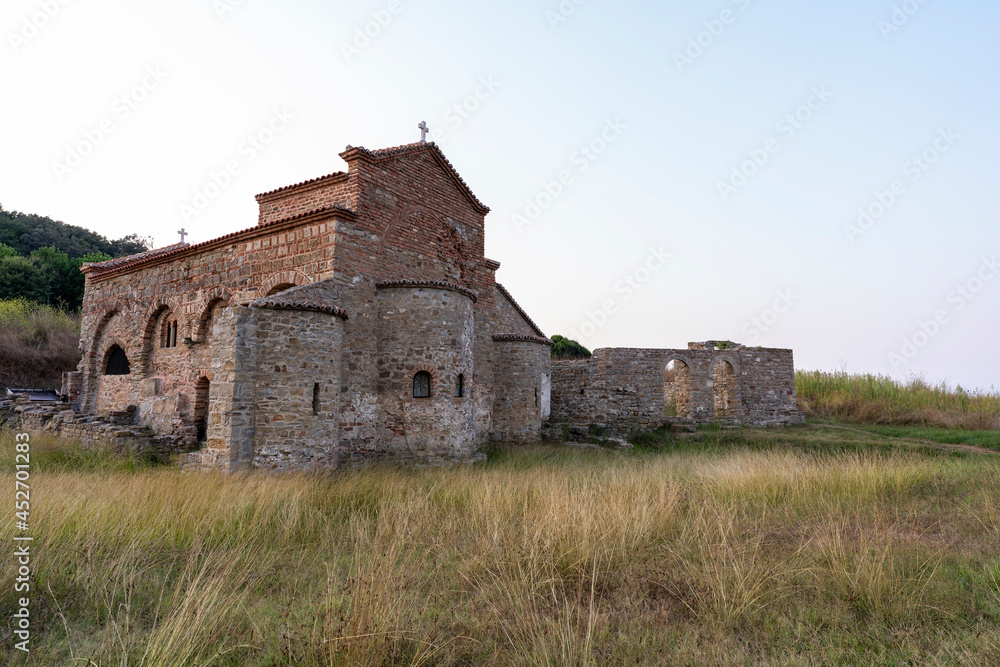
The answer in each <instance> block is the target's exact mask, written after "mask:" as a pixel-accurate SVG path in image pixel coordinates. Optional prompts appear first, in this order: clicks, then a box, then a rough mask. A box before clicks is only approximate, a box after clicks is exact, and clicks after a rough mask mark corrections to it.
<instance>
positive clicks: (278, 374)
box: [253, 308, 343, 470]
mask: <svg viewBox="0 0 1000 667" xmlns="http://www.w3.org/2000/svg"><path fill="white" fill-rule="evenodd" d="M253 310H255V311H256V313H255V315H256V340H255V345H256V349H257V369H256V382H255V391H254V406H253V411H254V418H255V428H254V459H253V466H254V467H255V468H265V469H271V470H288V469H320V468H335V467H336V466H337V424H338V422H339V420H340V405H339V398H340V352H341V342H342V341H341V338H342V335H343V328H342V326H341V320H340V319H339V318H338V317H336V316H334V315H330V314H327V313H319V312H307V311H298V310H275V309H270V308H259V309H258V308H255V309H253Z"/></svg>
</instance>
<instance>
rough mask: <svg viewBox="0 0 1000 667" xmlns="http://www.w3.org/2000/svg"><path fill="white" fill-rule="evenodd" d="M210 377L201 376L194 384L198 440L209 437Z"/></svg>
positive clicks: (195, 423) (195, 420) (202, 440)
mask: <svg viewBox="0 0 1000 667" xmlns="http://www.w3.org/2000/svg"><path fill="white" fill-rule="evenodd" d="M210 384H211V383H210V382H209V381H208V378H206V377H203V378H199V379H198V382H197V384H195V386H194V425H195V427H196V428H197V429H198V442H204V441H205V440H207V439H208V390H209V386H210Z"/></svg>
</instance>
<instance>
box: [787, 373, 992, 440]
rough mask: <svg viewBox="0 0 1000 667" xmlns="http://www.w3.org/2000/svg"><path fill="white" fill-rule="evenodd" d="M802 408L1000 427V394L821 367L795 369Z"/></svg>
mask: <svg viewBox="0 0 1000 667" xmlns="http://www.w3.org/2000/svg"><path fill="white" fill-rule="evenodd" d="M795 391H796V394H797V396H798V403H799V409H801V410H803V411H804V412H805V413H806V414H807V415H809V416H812V417H826V418H833V419H838V420H841V421H847V422H852V423H856V424H873V425H880V424H884V425H893V426H937V427H941V428H961V429H970V430H989V429H1000V393H998V392H997V391H996V390H990V391H976V392H969V391H966V390H964V389H962V387H960V386H959V387H955V388H952V387H950V386H948V385H947V384H945V383H942V384H940V385H937V386H934V385H930V384H928V383H927V382H925V381H924V380H923V379H921V378H911V379H910V380H909V381H908V382H899V381H897V380H894V379H892V378H890V377H887V376H884V375H871V374H850V373H847V372H844V371H838V372H832V373H824V372H821V371H811V372H802V371H799V372H798V373H796V374H795Z"/></svg>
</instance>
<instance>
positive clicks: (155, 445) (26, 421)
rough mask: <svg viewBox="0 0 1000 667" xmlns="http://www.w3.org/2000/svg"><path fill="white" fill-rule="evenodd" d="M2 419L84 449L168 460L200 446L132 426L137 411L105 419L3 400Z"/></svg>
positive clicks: (50, 404)
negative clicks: (97, 449)
mask: <svg viewBox="0 0 1000 667" xmlns="http://www.w3.org/2000/svg"><path fill="white" fill-rule="evenodd" d="M0 416H2V417H3V419H4V421H5V422H7V423H9V424H10V425H12V426H13V427H14V428H15V429H17V430H20V431H24V432H27V433H28V434H30V435H42V434H49V435H53V436H56V437H59V438H65V439H67V440H76V441H78V442H80V443H81V444H82V445H83V446H84V447H90V448H102V449H107V450H109V451H112V452H114V453H116V454H135V455H140V456H155V457H156V458H159V459H167V458H169V457H170V455H171V454H175V453H178V452H186V451H190V450H191V449H192V448H194V447H196V446H197V441H196V439H195V438H194V437H193V436H178V435H154V434H152V433H150V432H149V431H148V430H146V429H145V428H143V427H137V426H135V425H134V424H133V423H132V420H133V419H134V412H130V411H121V412H113V413H111V414H109V415H107V416H106V417H96V416H93V415H82V414H79V413H77V412H75V411H74V410H73V409H72V408H71V407H70V406H69V404H67V403H63V402H61V401H44V402H42V401H28V400H27V399H20V398H19V399H16V400H6V401H0Z"/></svg>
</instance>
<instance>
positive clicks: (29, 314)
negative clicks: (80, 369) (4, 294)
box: [0, 299, 80, 390]
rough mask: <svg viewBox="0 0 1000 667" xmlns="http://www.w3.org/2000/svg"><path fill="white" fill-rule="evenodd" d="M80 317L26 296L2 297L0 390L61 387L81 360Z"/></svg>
mask: <svg viewBox="0 0 1000 667" xmlns="http://www.w3.org/2000/svg"><path fill="white" fill-rule="evenodd" d="M79 340H80V318H79V316H77V315H73V314H70V313H66V312H64V311H62V310H59V309H58V308H53V307H51V306H41V305H38V304H33V303H30V302H28V301H26V300H24V299H8V300H0V390H5V389H6V388H7V387H30V388H38V389H58V388H59V387H60V385H61V383H62V374H63V373H64V372H65V371H71V370H74V369H75V368H76V365H77V363H79V361H80V353H79V351H78V346H79Z"/></svg>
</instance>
